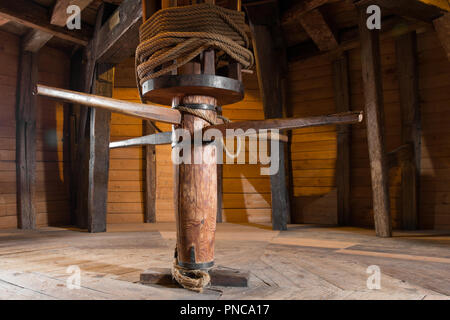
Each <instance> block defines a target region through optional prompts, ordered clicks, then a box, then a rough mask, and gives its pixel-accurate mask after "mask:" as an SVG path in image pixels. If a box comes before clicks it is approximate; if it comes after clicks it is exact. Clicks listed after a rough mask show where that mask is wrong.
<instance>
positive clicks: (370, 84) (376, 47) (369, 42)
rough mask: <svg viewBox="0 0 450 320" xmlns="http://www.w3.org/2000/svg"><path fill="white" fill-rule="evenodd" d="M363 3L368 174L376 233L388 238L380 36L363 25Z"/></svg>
mask: <svg viewBox="0 0 450 320" xmlns="http://www.w3.org/2000/svg"><path fill="white" fill-rule="evenodd" d="M366 8H367V7H366V6H361V7H359V8H358V9H359V32H360V37H361V63H362V79H363V87H364V97H365V116H366V126H367V140H368V147H369V158H370V171H371V177H372V193H373V212H374V219H375V229H376V234H377V236H379V237H391V236H392V227H391V215H390V199H389V176H388V167H387V158H386V152H385V144H384V143H385V142H384V106H383V83H382V76H381V59H380V35H379V31H378V30H369V29H368V28H367V18H368V16H367V14H366Z"/></svg>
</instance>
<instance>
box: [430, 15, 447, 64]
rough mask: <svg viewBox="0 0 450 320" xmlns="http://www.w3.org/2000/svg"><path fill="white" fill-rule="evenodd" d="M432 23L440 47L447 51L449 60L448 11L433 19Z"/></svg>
mask: <svg viewBox="0 0 450 320" xmlns="http://www.w3.org/2000/svg"><path fill="white" fill-rule="evenodd" d="M433 24H434V28H435V29H436V33H437V35H438V37H439V40H440V41H441V44H442V47H443V48H444V50H445V53H447V57H448V60H450V13H446V14H445V15H444V16H442V17H441V18H439V19H436V20H434V21H433Z"/></svg>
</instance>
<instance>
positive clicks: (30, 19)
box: [0, 0, 92, 46]
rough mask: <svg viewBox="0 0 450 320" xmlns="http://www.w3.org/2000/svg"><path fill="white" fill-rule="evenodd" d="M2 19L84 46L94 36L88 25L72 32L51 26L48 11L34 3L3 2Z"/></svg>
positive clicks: (1, 8)
mask: <svg viewBox="0 0 450 320" xmlns="http://www.w3.org/2000/svg"><path fill="white" fill-rule="evenodd" d="M0 18H3V19H8V20H11V21H15V22H17V23H20V24H22V25H24V26H26V27H29V28H32V29H37V30H40V31H43V32H45V33H48V34H51V35H53V36H55V37H58V38H61V39H64V40H67V41H71V42H73V43H75V44H78V45H82V46H86V45H87V44H88V42H89V40H90V38H91V36H92V28H91V27H89V26H87V25H82V27H81V30H73V31H72V30H68V29H67V28H62V27H58V26H55V25H52V24H50V16H49V14H48V12H47V9H45V8H44V7H42V6H40V5H39V4H37V3H35V2H34V1H27V0H14V1H3V2H2V4H1V6H0Z"/></svg>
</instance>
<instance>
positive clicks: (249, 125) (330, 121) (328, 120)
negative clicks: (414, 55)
mask: <svg viewBox="0 0 450 320" xmlns="http://www.w3.org/2000/svg"><path fill="white" fill-rule="evenodd" d="M362 120H363V113H362V112H346V113H339V114H332V115H327V116H316V117H308V118H287V119H269V120H257V121H241V122H232V123H227V124H219V125H215V126H210V127H207V128H205V129H203V131H206V130H208V129H217V130H219V131H221V132H222V134H223V135H224V136H226V130H227V129H233V130H236V129H242V130H243V131H244V132H245V131H247V130H249V129H254V130H256V131H259V130H264V129H266V130H271V129H278V130H294V129H301V128H308V127H317V126H326V125H341V124H355V123H360V122H362ZM244 135H245V133H244Z"/></svg>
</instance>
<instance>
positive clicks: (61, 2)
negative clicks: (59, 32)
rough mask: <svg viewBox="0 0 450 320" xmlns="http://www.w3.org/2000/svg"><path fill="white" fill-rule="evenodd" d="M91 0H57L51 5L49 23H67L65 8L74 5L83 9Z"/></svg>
mask: <svg viewBox="0 0 450 320" xmlns="http://www.w3.org/2000/svg"><path fill="white" fill-rule="evenodd" d="M92 1H93V0H58V1H57V2H56V4H55V6H54V7H53V13H52V18H51V20H50V23H51V24H53V25H56V26H60V27H64V26H65V25H66V24H67V19H68V17H69V15H68V14H67V8H68V7H69V6H72V5H76V6H78V7H79V8H80V10H83V9H84V8H86V7H87V6H89V5H90V4H91V3H92Z"/></svg>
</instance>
